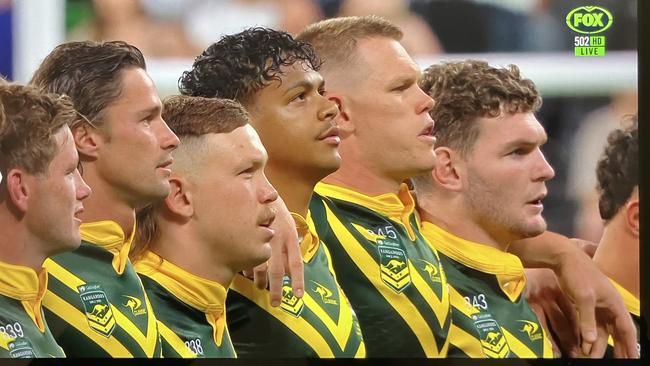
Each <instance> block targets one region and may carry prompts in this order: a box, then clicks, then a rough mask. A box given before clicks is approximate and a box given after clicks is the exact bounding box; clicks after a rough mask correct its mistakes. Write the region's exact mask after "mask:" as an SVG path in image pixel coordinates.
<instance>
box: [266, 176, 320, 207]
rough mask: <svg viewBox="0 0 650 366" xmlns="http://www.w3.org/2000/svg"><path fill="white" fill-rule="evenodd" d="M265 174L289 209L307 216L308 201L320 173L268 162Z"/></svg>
mask: <svg viewBox="0 0 650 366" xmlns="http://www.w3.org/2000/svg"><path fill="white" fill-rule="evenodd" d="M266 176H267V178H268V179H269V182H271V184H272V185H273V187H275V189H276V190H277V191H278V194H279V195H280V197H282V200H283V201H284V204H285V205H286V206H287V208H288V209H289V211H290V212H294V213H297V214H299V215H300V216H302V217H307V211H308V210H309V201H310V200H311V196H312V194H313V193H314V187H315V186H316V183H318V181H319V179H320V178H321V177H322V173H321V174H319V173H316V172H315V173H313V174H309V172H307V171H305V170H304V169H298V168H293V169H288V168H287V167H275V166H273V165H271V164H269V165H267V167H266Z"/></svg>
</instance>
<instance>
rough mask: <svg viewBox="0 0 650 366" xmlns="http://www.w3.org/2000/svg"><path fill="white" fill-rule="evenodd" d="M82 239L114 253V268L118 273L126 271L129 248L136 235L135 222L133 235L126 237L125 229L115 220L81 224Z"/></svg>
mask: <svg viewBox="0 0 650 366" xmlns="http://www.w3.org/2000/svg"><path fill="white" fill-rule="evenodd" d="M80 231H81V239H82V240H85V241H87V242H90V243H92V244H94V245H96V246H98V247H101V248H103V249H106V250H107V251H109V252H110V253H111V254H113V262H112V264H113V269H115V272H117V273H118V274H122V273H123V272H124V267H125V266H126V263H127V261H128V260H129V250H131V243H133V238H134V236H135V223H134V224H133V230H131V236H130V237H129V238H125V235H124V231H122V228H121V227H120V225H118V224H117V223H116V222H114V221H108V220H106V221H96V222H88V223H83V224H81V227H80Z"/></svg>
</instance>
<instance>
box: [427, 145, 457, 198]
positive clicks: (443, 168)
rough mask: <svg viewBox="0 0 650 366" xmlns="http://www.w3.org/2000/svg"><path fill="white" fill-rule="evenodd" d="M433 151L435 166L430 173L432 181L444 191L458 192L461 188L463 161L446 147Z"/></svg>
mask: <svg viewBox="0 0 650 366" xmlns="http://www.w3.org/2000/svg"><path fill="white" fill-rule="evenodd" d="M435 151H436V166H435V167H434V168H433V171H432V172H431V174H432V176H433V180H434V181H435V182H436V183H437V184H438V185H439V186H441V187H442V188H444V189H447V190H450V191H460V190H461V189H462V188H463V181H462V176H463V171H464V161H463V160H462V159H461V158H460V156H459V155H458V153H457V152H455V151H454V150H452V149H450V148H448V147H446V146H441V147H437V148H436V149H435Z"/></svg>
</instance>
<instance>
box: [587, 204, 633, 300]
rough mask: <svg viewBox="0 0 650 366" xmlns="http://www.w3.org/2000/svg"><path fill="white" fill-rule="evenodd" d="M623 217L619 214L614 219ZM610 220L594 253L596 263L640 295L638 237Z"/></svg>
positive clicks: (627, 288) (621, 283) (607, 273)
mask: <svg viewBox="0 0 650 366" xmlns="http://www.w3.org/2000/svg"><path fill="white" fill-rule="evenodd" d="M617 219H621V217H619V216H617V217H615V218H614V219H613V220H617ZM621 224H622V223H621V222H614V221H612V222H610V223H609V224H607V226H605V229H604V230H603V236H602V237H601V239H600V243H599V244H598V249H597V250H596V253H595V254H594V258H593V259H594V263H596V266H598V268H599V269H600V270H601V271H603V273H605V274H606V275H607V276H609V277H610V278H611V279H613V280H614V281H616V282H617V283H618V284H619V285H621V286H623V287H624V288H625V289H626V290H628V291H630V293H632V294H633V295H634V296H636V297H637V298H638V297H639V292H640V290H639V287H640V284H639V282H640V281H639V275H640V268H639V256H638V253H639V245H638V238H635V237H633V236H632V235H631V234H630V233H629V232H626V230H625V228H624V227H623V226H622V225H621Z"/></svg>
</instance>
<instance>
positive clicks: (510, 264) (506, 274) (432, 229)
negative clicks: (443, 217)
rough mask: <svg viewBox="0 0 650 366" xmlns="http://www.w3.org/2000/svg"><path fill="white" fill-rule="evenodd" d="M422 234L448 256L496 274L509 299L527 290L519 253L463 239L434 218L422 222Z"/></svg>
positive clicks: (466, 264) (469, 265)
mask: <svg viewBox="0 0 650 366" xmlns="http://www.w3.org/2000/svg"><path fill="white" fill-rule="evenodd" d="M422 234H423V235H424V236H425V237H426V238H427V239H428V240H429V242H431V244H432V245H433V246H434V247H435V249H437V250H438V251H439V252H440V253H442V254H444V255H445V256H447V257H449V258H451V259H453V260H454V261H456V262H458V263H460V264H462V265H464V266H467V267H469V268H473V269H476V270H478V271H481V272H484V273H489V274H493V275H495V276H496V277H497V280H498V282H499V287H500V288H501V290H502V291H503V292H504V293H505V294H506V295H507V296H508V298H509V299H510V301H513V302H514V301H516V300H517V299H518V298H519V295H521V292H522V291H523V290H524V287H525V286H526V276H525V274H524V266H523V265H522V263H521V260H520V259H519V257H517V256H515V255H513V254H511V253H508V252H504V251H501V250H499V249H496V248H494V247H491V246H489V245H486V244H480V243H475V242H472V241H469V240H465V239H462V238H460V237H458V236H455V235H454V234H452V233H450V232H448V231H445V230H444V229H442V228H440V227H438V226H437V225H435V224H433V223H431V222H426V221H423V222H422Z"/></svg>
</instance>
